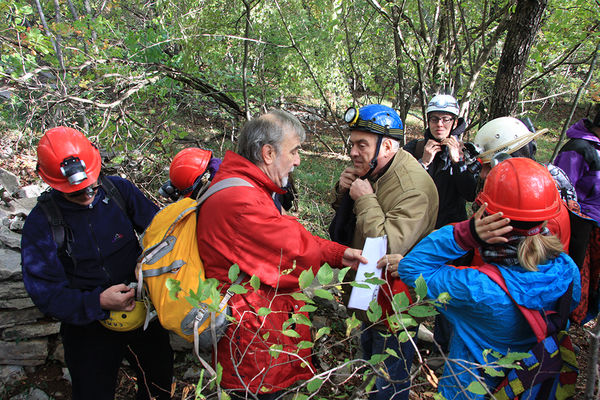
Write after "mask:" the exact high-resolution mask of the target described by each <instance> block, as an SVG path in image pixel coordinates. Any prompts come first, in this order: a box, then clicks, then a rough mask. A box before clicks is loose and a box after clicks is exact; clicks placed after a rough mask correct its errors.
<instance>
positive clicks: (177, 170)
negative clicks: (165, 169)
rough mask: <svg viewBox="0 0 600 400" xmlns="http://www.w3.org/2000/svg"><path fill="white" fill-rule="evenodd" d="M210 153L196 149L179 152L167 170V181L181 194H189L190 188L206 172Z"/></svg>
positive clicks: (191, 148)
mask: <svg viewBox="0 0 600 400" xmlns="http://www.w3.org/2000/svg"><path fill="white" fill-rule="evenodd" d="M211 157H212V151H210V150H203V149H201V148H198V147H190V148H187V149H183V150H181V151H180V152H179V153H177V154H176V155H175V157H173V161H171V167H170V168H169V179H170V180H171V184H172V185H173V186H175V187H176V188H177V189H178V190H179V191H180V192H181V193H186V192H191V190H189V189H191V187H192V186H193V185H194V182H195V181H196V179H197V178H198V177H199V176H202V174H204V172H205V171H206V167H207V166H208V162H209V161H210V159H211Z"/></svg>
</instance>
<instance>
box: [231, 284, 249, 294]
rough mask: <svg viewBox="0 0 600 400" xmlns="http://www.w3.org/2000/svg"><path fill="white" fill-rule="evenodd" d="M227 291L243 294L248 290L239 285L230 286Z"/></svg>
mask: <svg viewBox="0 0 600 400" xmlns="http://www.w3.org/2000/svg"><path fill="white" fill-rule="evenodd" d="M229 290H231V291H232V292H233V293H235V294H245V293H248V289H246V288H245V287H243V286H241V285H231V286H230V287H229Z"/></svg>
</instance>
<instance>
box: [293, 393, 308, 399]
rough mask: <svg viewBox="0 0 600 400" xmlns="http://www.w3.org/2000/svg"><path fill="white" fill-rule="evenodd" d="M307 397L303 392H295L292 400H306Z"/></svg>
mask: <svg viewBox="0 0 600 400" xmlns="http://www.w3.org/2000/svg"><path fill="white" fill-rule="evenodd" d="M308 399H309V397H308V396H307V395H305V394H303V393H296V394H295V395H294V397H293V398H292V400H308Z"/></svg>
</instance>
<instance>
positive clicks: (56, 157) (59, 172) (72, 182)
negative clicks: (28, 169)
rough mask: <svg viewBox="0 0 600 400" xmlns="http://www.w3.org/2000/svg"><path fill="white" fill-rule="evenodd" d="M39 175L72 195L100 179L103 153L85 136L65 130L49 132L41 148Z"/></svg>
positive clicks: (63, 128) (51, 184) (51, 185)
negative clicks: (101, 154) (101, 155)
mask: <svg viewBox="0 0 600 400" xmlns="http://www.w3.org/2000/svg"><path fill="white" fill-rule="evenodd" d="M37 156H38V163H37V171H38V173H39V174H40V176H41V177H42V179H43V180H44V182H46V183H47V184H48V185H50V187H52V188H54V189H56V190H58V191H61V192H64V193H72V192H76V191H78V190H81V189H84V188H86V187H88V186H90V185H91V184H93V183H94V182H95V181H97V180H98V176H100V167H101V158H100V152H99V151H98V149H97V148H96V146H94V145H93V144H92V143H91V142H90V141H89V140H88V138H86V137H85V136H84V134H83V133H81V132H79V131H77V130H75V129H72V128H67V127H64V126H59V127H56V128H52V129H49V130H48V131H47V132H46V133H45V134H44V136H42V138H41V139H40V143H39V144H38V148H37Z"/></svg>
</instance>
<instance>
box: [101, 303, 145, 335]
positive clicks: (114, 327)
mask: <svg viewBox="0 0 600 400" xmlns="http://www.w3.org/2000/svg"><path fill="white" fill-rule="evenodd" d="M146 310H147V309H146V304H145V303H144V302H143V301H142V300H136V302H135V308H134V309H133V310H132V311H111V312H110V315H109V317H108V318H107V319H104V320H101V321H100V324H102V325H103V326H104V327H105V328H108V329H110V330H111V331H117V332H127V331H132V330H134V329H137V328H139V327H140V326H142V325H143V324H144V322H145V321H146Z"/></svg>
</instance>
